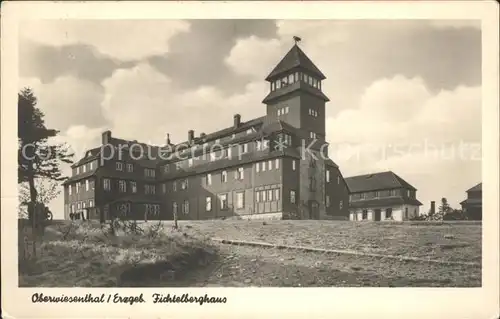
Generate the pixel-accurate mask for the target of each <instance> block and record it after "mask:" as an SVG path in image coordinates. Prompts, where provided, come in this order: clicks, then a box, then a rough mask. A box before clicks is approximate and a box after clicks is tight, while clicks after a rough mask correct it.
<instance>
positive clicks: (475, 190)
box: [467, 183, 483, 193]
mask: <svg viewBox="0 0 500 319" xmlns="http://www.w3.org/2000/svg"><path fill="white" fill-rule="evenodd" d="M482 190H483V183H479V184H477V185H476V186H474V187H472V188H470V189H468V190H467V193H468V192H480V191H482Z"/></svg>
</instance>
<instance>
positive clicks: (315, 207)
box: [309, 201, 319, 219]
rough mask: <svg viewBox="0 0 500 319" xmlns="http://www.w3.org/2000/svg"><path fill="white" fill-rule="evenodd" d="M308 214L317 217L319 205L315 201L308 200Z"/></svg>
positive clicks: (312, 217)
mask: <svg viewBox="0 0 500 319" xmlns="http://www.w3.org/2000/svg"><path fill="white" fill-rule="evenodd" d="M309 211H310V215H311V219H319V205H318V203H317V202H316V201H311V202H310V209H309Z"/></svg>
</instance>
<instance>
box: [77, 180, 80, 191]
mask: <svg viewBox="0 0 500 319" xmlns="http://www.w3.org/2000/svg"><path fill="white" fill-rule="evenodd" d="M79 192H80V182H77V183H76V193H77V194H78V193H79Z"/></svg>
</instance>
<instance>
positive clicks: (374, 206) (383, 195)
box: [345, 171, 422, 221]
mask: <svg viewBox="0 0 500 319" xmlns="http://www.w3.org/2000/svg"><path fill="white" fill-rule="evenodd" d="M345 181H346V183H347V185H348V186H349V191H350V195H349V209H350V214H349V219H350V220H372V221H383V220H396V221H403V220H408V219H411V218H412V217H415V216H418V214H419V207H420V206H421V205H422V203H421V202H420V201H418V200H417V198H416V193H417V190H416V189H415V187H413V186H411V185H410V184H409V183H408V182H406V181H405V180H404V179H402V178H401V177H399V176H398V175H396V174H395V173H393V172H391V171H388V172H381V173H374V174H367V175H359V176H352V177H347V178H346V179H345Z"/></svg>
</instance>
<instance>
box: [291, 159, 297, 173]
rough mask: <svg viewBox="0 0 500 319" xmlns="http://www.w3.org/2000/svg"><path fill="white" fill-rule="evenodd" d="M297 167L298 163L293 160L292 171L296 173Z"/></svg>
mask: <svg viewBox="0 0 500 319" xmlns="http://www.w3.org/2000/svg"><path fill="white" fill-rule="evenodd" d="M296 166H297V161H296V160H293V161H292V171H294V170H295V169H296Z"/></svg>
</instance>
